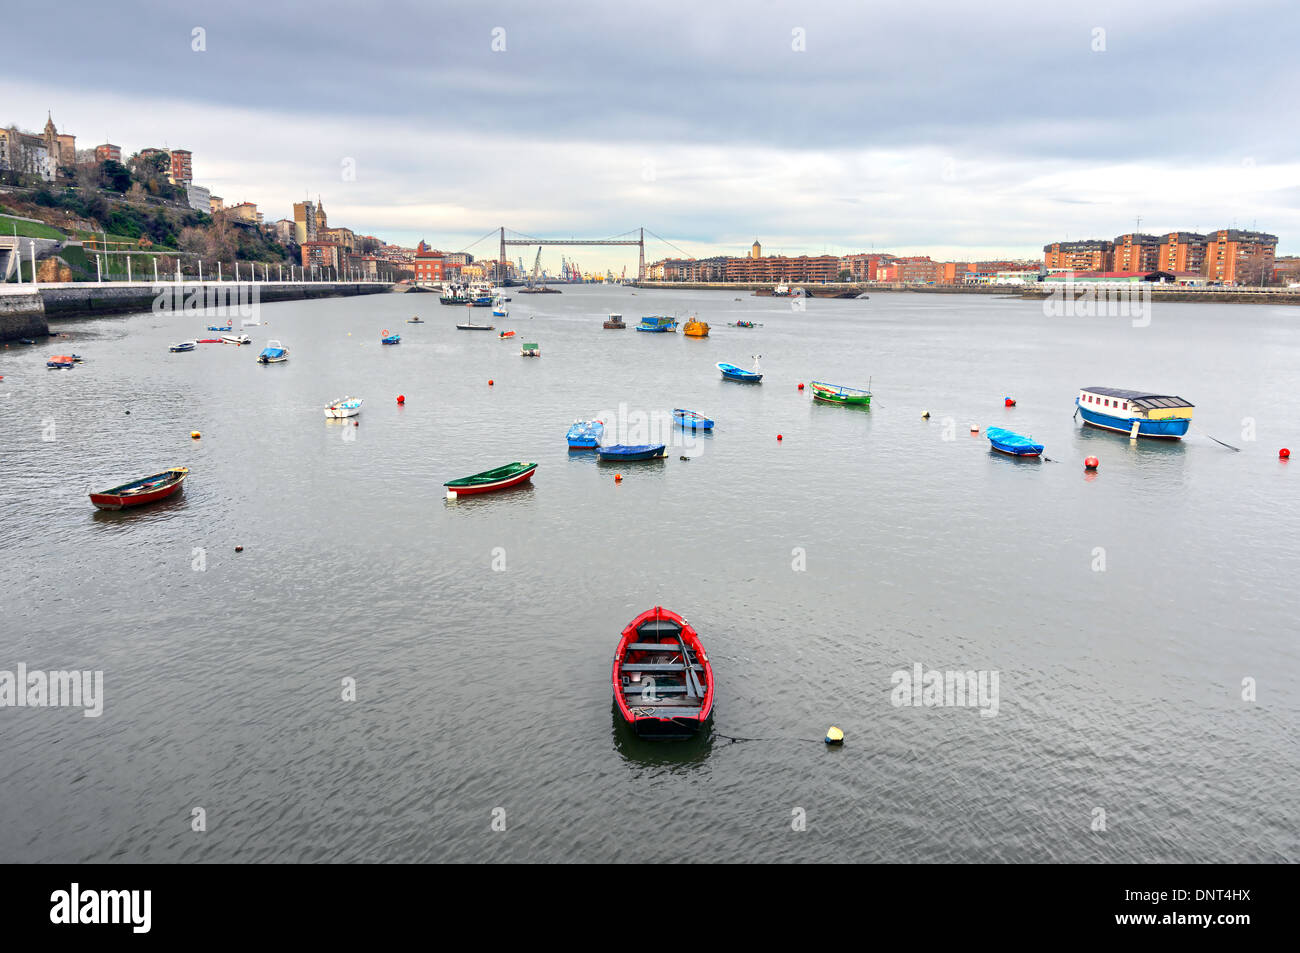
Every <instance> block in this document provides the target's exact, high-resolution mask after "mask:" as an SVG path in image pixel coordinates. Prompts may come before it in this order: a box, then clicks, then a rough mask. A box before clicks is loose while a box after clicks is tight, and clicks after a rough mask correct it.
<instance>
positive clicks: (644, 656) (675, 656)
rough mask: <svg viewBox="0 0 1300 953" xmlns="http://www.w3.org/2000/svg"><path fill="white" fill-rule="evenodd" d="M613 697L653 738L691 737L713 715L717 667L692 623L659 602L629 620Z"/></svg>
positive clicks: (617, 661) (629, 718) (638, 727)
mask: <svg viewBox="0 0 1300 953" xmlns="http://www.w3.org/2000/svg"><path fill="white" fill-rule="evenodd" d="M613 678H614V700H615V701H616V702H617V703H618V710H619V713H620V714H621V715H622V716H623V720H624V721H626V722H627V723H628V724H629V725H631V726H632V729H633V730H634V731H635V732H636V733H637V734H638V735H643V736H645V737H652V738H688V737H690V736H691V735H692V734H694V733H695V732H696V731H697V730H699V728H700V726H701V725H702V724H704V722H705V721H707V720H708V718H709V716H710V715H712V714H713V666H712V665H710V664H709V657H708V655H706V654H705V652H704V646H703V645H701V644H700V637H699V636H698V635H697V634H696V632H695V630H694V629H693V628H691V624H690V623H689V622H687V621H686V620H685V619H683V618H682V617H681V616H679V615H678V614H677V613H676V612H673V611H671V610H669V609H665V608H664V607H663V606H655V607H654V608H653V609H647V610H646V611H645V612H642V613H641V614H640V615H639V616H637V617H636V618H635V619H633V620H632V621H631V622H629V623H628V625H627V628H625V629H624V630H623V634H622V636H621V637H620V638H619V641H618V650H617V651H616V652H615V653H614V675H613Z"/></svg>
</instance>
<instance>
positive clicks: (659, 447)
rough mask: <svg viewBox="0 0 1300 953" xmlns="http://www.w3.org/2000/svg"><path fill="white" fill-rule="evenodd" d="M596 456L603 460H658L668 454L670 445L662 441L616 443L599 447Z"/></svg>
mask: <svg viewBox="0 0 1300 953" xmlns="http://www.w3.org/2000/svg"><path fill="white" fill-rule="evenodd" d="M596 456H597V457H598V458H599V459H601V460H610V461H619V462H623V461H626V462H629V463H630V462H632V461H635V460H658V459H660V458H662V457H666V456H668V447H667V445H665V444H662V443H644V444H624V443H616V444H612V445H611V446H608V447H597V448H596Z"/></svg>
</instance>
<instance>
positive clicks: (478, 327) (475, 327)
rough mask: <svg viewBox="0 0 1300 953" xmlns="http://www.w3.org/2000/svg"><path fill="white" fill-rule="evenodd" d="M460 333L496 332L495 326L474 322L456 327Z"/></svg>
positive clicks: (464, 322)
mask: <svg viewBox="0 0 1300 953" xmlns="http://www.w3.org/2000/svg"><path fill="white" fill-rule="evenodd" d="M456 330H458V331H495V330H496V327H495V325H491V324H475V323H474V322H473V321H463V322H461V323H460V324H457V325H456Z"/></svg>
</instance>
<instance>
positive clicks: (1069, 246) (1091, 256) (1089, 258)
mask: <svg viewBox="0 0 1300 953" xmlns="http://www.w3.org/2000/svg"><path fill="white" fill-rule="evenodd" d="M1114 250H1115V246H1114V244H1113V243H1112V242H1108V241H1105V240H1104V239H1097V238H1092V239H1087V240H1086V241H1078V242H1054V243H1052V244H1051V245H1044V246H1043V265H1044V267H1046V268H1047V269H1048V270H1049V271H1051V270H1053V269H1062V268H1065V269H1069V270H1072V271H1075V270H1077V271H1109V270H1110V267H1111V263H1112V262H1113V260H1114V258H1113V255H1114Z"/></svg>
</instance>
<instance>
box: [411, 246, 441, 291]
mask: <svg viewBox="0 0 1300 953" xmlns="http://www.w3.org/2000/svg"><path fill="white" fill-rule="evenodd" d="M411 264H412V268H413V271H414V273H415V280H416V281H431V282H437V281H442V280H443V278H444V277H446V274H447V268H446V265H447V262H446V260H445V258H444V256H443V254H442V252H440V251H435V250H434V249H432V248H430V247H429V246H428V244H427V243H425V242H423V241H421V242H420V244H419V245H417V246H416V248H415V256H414V258H412V260H411Z"/></svg>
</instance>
